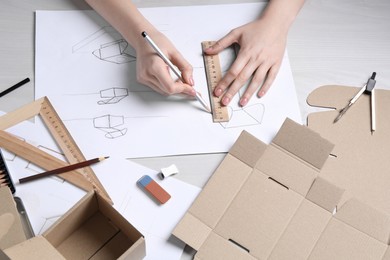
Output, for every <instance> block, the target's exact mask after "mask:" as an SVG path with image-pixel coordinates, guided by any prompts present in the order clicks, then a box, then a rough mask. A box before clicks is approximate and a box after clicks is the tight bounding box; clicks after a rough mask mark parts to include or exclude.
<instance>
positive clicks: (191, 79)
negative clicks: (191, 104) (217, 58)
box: [190, 76, 195, 86]
mask: <svg viewBox="0 0 390 260" xmlns="http://www.w3.org/2000/svg"><path fill="white" fill-rule="evenodd" d="M190 85H191V86H193V85H195V83H194V78H193V77H192V76H191V77H190Z"/></svg>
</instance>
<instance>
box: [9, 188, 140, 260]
mask: <svg viewBox="0 0 390 260" xmlns="http://www.w3.org/2000/svg"><path fill="white" fill-rule="evenodd" d="M4 252H5V253H6V254H7V255H8V256H9V257H10V258H11V259H26V257H27V256H28V259H37V260H38V259H93V260H98V259H142V258H143V257H144V256H145V254H146V252H145V240H144V237H143V236H142V234H141V233H140V232H139V231H138V230H136V229H135V228H134V227H133V226H132V225H131V224H130V223H129V222H128V221H127V220H126V219H125V218H123V216H122V215H120V214H119V213H118V212H117V211H116V210H115V209H114V208H113V207H112V206H111V205H110V204H109V203H108V202H107V201H106V200H105V199H104V198H103V197H101V196H100V195H99V194H97V193H96V192H89V193H88V194H87V195H86V196H85V197H84V198H82V199H81V200H80V201H79V202H78V203H77V204H76V205H75V206H74V207H72V208H71V209H70V210H69V211H68V212H67V213H66V214H64V215H63V216H62V217H61V218H60V219H59V220H58V221H57V222H56V223H55V224H54V225H53V226H52V227H51V228H49V229H48V230H47V231H46V232H45V233H44V234H43V235H42V236H37V237H34V238H32V239H29V240H26V241H25V242H22V243H20V244H17V245H14V246H13V247H10V248H7V249H5V250H4ZM32 252H34V253H32Z"/></svg>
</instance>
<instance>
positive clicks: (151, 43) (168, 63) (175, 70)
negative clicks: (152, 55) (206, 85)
mask: <svg viewBox="0 0 390 260" xmlns="http://www.w3.org/2000/svg"><path fill="white" fill-rule="evenodd" d="M142 36H143V37H144V38H145V39H146V40H147V42H148V43H149V44H150V46H152V48H153V49H154V50H155V51H156V52H157V54H158V56H160V58H161V59H162V60H163V61H164V62H165V63H166V64H167V65H168V66H169V68H171V70H172V71H173V73H175V75H176V76H177V77H178V78H179V79H180V80H181V81H182V82H184V80H183V78H182V76H181V73H180V71H179V70H178V69H177V68H176V67H175V65H173V64H172V62H171V61H170V60H169V59H168V58H167V57H166V56H165V55H164V53H163V52H162V51H161V50H160V48H159V47H158V46H157V45H156V43H154V41H153V40H152V39H151V38H150V36H149V35H148V34H147V33H146V32H142ZM195 93H196V95H195V97H196V99H197V100H198V101H199V102H200V103H201V104H202V106H203V107H204V108H205V109H206V110H207V112H209V113H211V110H210V108H209V106H208V105H207V103H206V101H204V99H203V98H202V96H201V95H200V93H199V92H198V91H195Z"/></svg>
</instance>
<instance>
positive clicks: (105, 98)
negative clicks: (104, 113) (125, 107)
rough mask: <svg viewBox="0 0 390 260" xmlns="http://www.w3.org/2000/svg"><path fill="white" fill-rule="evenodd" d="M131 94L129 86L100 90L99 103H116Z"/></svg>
mask: <svg viewBox="0 0 390 260" xmlns="http://www.w3.org/2000/svg"><path fill="white" fill-rule="evenodd" d="M128 95H129V90H128V89H127V88H109V89H103V90H101V91H100V97H101V98H102V100H99V101H98V102H97V103H98V104H99V105H107V104H116V103H118V102H119V101H121V100H122V99H124V98H125V97H127V96H128Z"/></svg>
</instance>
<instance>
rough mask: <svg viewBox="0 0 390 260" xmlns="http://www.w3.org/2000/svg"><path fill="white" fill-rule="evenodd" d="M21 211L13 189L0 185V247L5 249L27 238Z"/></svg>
mask: <svg viewBox="0 0 390 260" xmlns="http://www.w3.org/2000/svg"><path fill="white" fill-rule="evenodd" d="M26 239H27V238H26V235H25V233H24V231H23V226H22V222H21V220H20V216H19V212H18V210H17V209H16V203H15V201H14V197H13V196H12V194H11V190H10V189H9V188H8V187H7V186H5V187H0V249H5V248H8V247H10V246H13V245H15V244H18V243H20V242H22V241H24V240H26Z"/></svg>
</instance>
